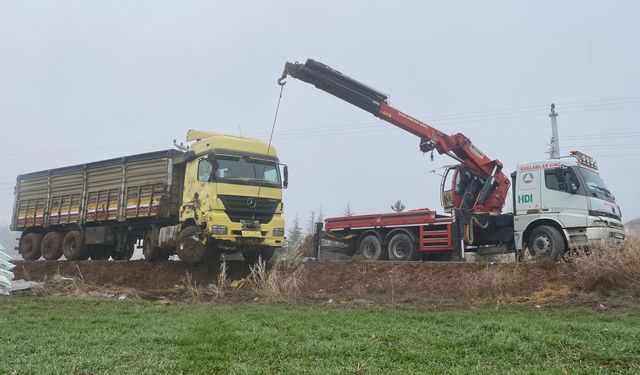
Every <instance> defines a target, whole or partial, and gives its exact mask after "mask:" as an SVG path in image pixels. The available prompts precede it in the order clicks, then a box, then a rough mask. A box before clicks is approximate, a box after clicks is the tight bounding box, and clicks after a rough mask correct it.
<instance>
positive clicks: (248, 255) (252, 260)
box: [242, 246, 276, 266]
mask: <svg viewBox="0 0 640 375" xmlns="http://www.w3.org/2000/svg"><path fill="white" fill-rule="evenodd" d="M275 251H276V249H275V247H271V246H263V247H260V248H259V249H258V250H246V251H243V252H242V256H243V257H244V260H245V261H246V262H247V263H248V264H249V265H251V266H252V265H254V264H256V263H258V261H259V260H262V261H263V262H268V261H269V260H271V258H273V254H274V253H275Z"/></svg>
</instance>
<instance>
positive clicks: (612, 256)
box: [571, 239, 640, 294]
mask: <svg viewBox="0 0 640 375" xmlns="http://www.w3.org/2000/svg"><path fill="white" fill-rule="evenodd" d="M571 259H572V260H573V262H574V263H575V265H576V273H577V277H578V281H579V286H580V287H581V288H582V289H584V290H586V291H589V292H594V291H595V292H600V293H604V294H608V293H609V292H611V291H614V290H628V291H632V292H634V293H640V241H639V240H637V239H631V240H628V241H626V242H624V243H616V242H605V243H602V244H601V245H600V246H596V247H592V248H590V249H589V250H588V251H581V252H575V253H574V254H572V257H571Z"/></svg>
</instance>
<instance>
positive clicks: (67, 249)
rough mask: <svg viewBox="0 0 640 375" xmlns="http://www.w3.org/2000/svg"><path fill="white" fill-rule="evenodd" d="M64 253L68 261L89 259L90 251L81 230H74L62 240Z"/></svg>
mask: <svg viewBox="0 0 640 375" xmlns="http://www.w3.org/2000/svg"><path fill="white" fill-rule="evenodd" d="M62 253H63V254H64V257H65V258H67V259H68V260H86V259H89V251H88V250H87V247H86V246H84V239H83V238H82V233H81V232H80V231H79V230H72V231H71V232H69V233H67V235H66V236H64V239H63V240H62Z"/></svg>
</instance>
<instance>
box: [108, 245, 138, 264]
mask: <svg viewBox="0 0 640 375" xmlns="http://www.w3.org/2000/svg"><path fill="white" fill-rule="evenodd" d="M135 246H136V243H135V242H133V241H130V242H127V247H126V248H125V250H124V251H116V250H117V249H118V247H117V246H114V247H112V248H111V259H113V260H129V259H131V257H132V256H133V252H134V250H135Z"/></svg>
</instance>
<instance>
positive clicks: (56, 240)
mask: <svg viewBox="0 0 640 375" xmlns="http://www.w3.org/2000/svg"><path fill="white" fill-rule="evenodd" d="M63 238H64V236H63V235H62V233H60V232H49V233H47V234H45V235H44V238H43V239H42V257H43V258H44V259H46V260H58V259H60V257H61V256H62V239H63Z"/></svg>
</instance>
